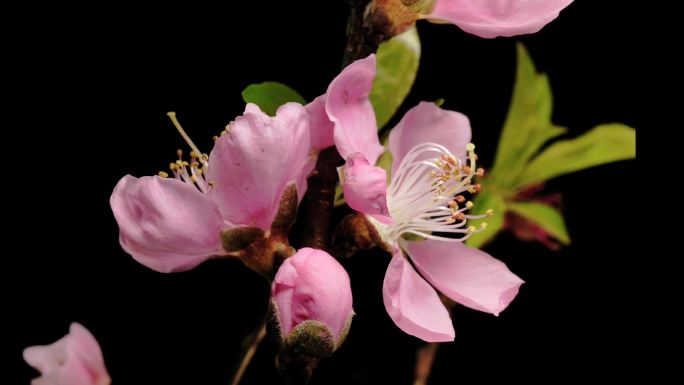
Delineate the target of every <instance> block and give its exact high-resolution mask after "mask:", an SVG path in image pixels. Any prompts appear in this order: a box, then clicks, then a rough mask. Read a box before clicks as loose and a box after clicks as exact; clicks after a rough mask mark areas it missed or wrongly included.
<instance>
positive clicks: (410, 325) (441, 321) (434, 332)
mask: <svg viewBox="0 0 684 385" xmlns="http://www.w3.org/2000/svg"><path fill="white" fill-rule="evenodd" d="M382 294H383V300H384V302H385V309H387V314H389V316H390V317H391V318H392V320H393V321H394V323H395V324H397V326H399V328H400V329H401V330H403V331H404V332H406V333H408V334H410V335H412V336H416V337H418V338H420V339H422V340H425V341H427V342H445V341H453V340H454V336H455V335H456V334H455V332H454V326H453V324H452V323H451V319H450V318H449V312H447V310H446V308H445V307H444V305H443V304H442V301H440V299H439V296H438V295H437V292H436V291H435V289H433V288H432V286H430V285H429V284H428V283H427V282H425V280H424V279H423V278H422V277H421V276H420V275H418V273H416V271H415V270H413V267H411V264H410V263H409V262H408V261H407V260H406V258H405V257H404V256H403V255H402V254H401V251H399V250H397V251H396V252H395V253H394V256H393V257H392V261H391V262H390V264H389V266H388V267H387V273H385V281H384V283H383V287H382Z"/></svg>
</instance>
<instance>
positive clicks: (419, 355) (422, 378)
mask: <svg viewBox="0 0 684 385" xmlns="http://www.w3.org/2000/svg"><path fill="white" fill-rule="evenodd" d="M438 348H439V344H438V343H436V342H431V343H429V344H427V345H425V346H423V347H421V348H420V349H418V351H417V352H416V370H415V377H414V380H413V385H427V381H428V378H429V377H430V372H431V371H432V364H433V363H434V362H435V357H436V356H437V349H438Z"/></svg>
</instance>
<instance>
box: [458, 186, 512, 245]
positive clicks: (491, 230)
mask: <svg viewBox="0 0 684 385" xmlns="http://www.w3.org/2000/svg"><path fill="white" fill-rule="evenodd" d="M473 203H474V204H475V205H474V206H473V208H472V210H471V211H470V213H469V214H471V215H480V214H484V213H486V212H487V210H489V209H491V210H493V211H494V215H493V216H492V217H489V218H484V219H480V220H472V221H468V225H469V226H471V225H472V226H475V227H478V228H479V226H480V225H481V224H482V222H487V228H486V229H485V230H484V231H481V232H479V233H476V234H473V235H471V236H470V238H468V239H467V240H466V245H468V246H470V247H477V248H481V247H482V246H484V245H485V244H487V242H489V241H491V240H493V239H494V237H495V236H496V234H497V233H498V232H499V230H501V228H502V227H503V224H504V213H505V211H506V203H505V202H504V199H503V197H502V196H501V195H500V194H498V193H496V192H495V191H492V190H483V191H482V192H480V193H479V194H477V195H476V197H475V200H474V201H473Z"/></svg>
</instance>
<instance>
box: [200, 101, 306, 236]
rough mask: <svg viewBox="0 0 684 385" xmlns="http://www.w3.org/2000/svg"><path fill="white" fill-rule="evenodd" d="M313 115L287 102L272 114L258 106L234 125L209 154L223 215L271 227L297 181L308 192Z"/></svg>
mask: <svg viewBox="0 0 684 385" xmlns="http://www.w3.org/2000/svg"><path fill="white" fill-rule="evenodd" d="M308 153H309V119H308V115H307V113H306V111H305V110H304V107H302V106H301V105H300V104H297V103H287V104H284V105H283V106H281V107H280V108H279V109H278V112H277V114H276V116H275V117H273V118H272V117H270V116H268V115H266V114H264V113H263V112H261V110H260V109H259V107H257V106H256V105H255V104H251V103H250V104H247V107H246V108H245V113H244V114H243V115H242V116H239V117H237V118H236V119H235V121H234V122H232V123H230V125H229V132H228V133H227V134H226V135H223V136H221V137H219V139H218V140H217V141H216V145H215V146H214V149H213V150H212V151H211V154H210V155H209V171H208V172H207V179H208V180H209V181H211V182H213V183H214V187H213V188H212V189H211V190H210V191H209V194H210V196H211V198H212V200H213V201H214V202H216V204H217V206H218V207H219V210H220V211H221V214H222V215H223V217H224V218H225V219H226V220H228V221H230V222H231V223H235V224H238V225H245V226H256V227H259V228H261V229H264V230H268V229H269V227H270V225H271V223H272V222H273V219H274V218H275V215H276V213H277V211H278V205H279V203H280V198H281V196H282V195H283V192H284V191H285V189H286V188H287V185H288V184H289V183H290V182H295V183H297V193H298V195H299V199H300V200H301V198H302V196H303V195H304V192H306V175H307V174H308V173H309V172H310V171H311V170H312V167H313V166H314V164H313V162H308Z"/></svg>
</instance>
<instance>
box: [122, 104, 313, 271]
mask: <svg viewBox="0 0 684 385" xmlns="http://www.w3.org/2000/svg"><path fill="white" fill-rule="evenodd" d="M175 123H176V125H177V128H178V129H179V131H181V134H182V135H183V137H184V138H185V139H186V140H187V141H188V144H189V145H190V147H191V148H192V150H193V151H192V152H191V153H190V162H187V161H185V160H183V159H182V153H181V152H180V151H179V160H178V161H176V162H175V163H172V164H171V170H172V172H173V176H174V178H167V176H168V175H167V174H166V173H160V176H144V177H141V178H136V177H133V176H130V175H127V176H125V177H123V178H122V179H121V180H120V181H119V183H118V184H117V185H116V187H115V188H114V192H113V193H112V196H111V199H110V204H111V207H112V211H113V212H114V217H115V218H116V221H117V223H118V224H119V230H120V235H119V240H120V243H121V246H122V247H123V249H124V250H126V252H128V253H129V254H131V255H132V256H133V258H135V259H136V260H137V261H138V262H140V263H142V264H143V265H145V266H147V267H149V268H151V269H153V270H156V271H160V272H172V271H184V270H189V269H191V268H193V267H195V266H196V265H198V264H200V263H201V262H203V261H204V260H206V259H208V258H209V257H211V256H216V255H226V254H227V253H228V252H231V251H234V250H233V249H232V245H229V244H226V239H229V238H230V237H226V236H223V237H222V234H224V235H225V234H226V231H229V230H230V231H233V230H236V229H238V230H239V229H246V230H245V231H244V232H243V233H240V234H241V235H243V236H244V234H245V233H249V234H253V233H254V232H264V233H267V232H268V231H269V229H270V228H271V225H272V224H273V222H274V220H275V219H276V215H277V213H278V209H279V205H280V203H281V199H283V196H284V195H287V194H288V192H289V193H292V192H293V191H294V190H293V189H292V188H293V187H295V188H296V198H297V201H299V200H301V198H302V196H303V195H304V192H305V191H306V176H307V175H308V173H309V172H310V171H311V169H312V168H313V163H312V162H311V161H310V158H309V156H308V154H309V147H310V144H309V141H310V139H309V135H310V134H309V118H308V114H307V113H306V111H305V109H304V107H302V106H301V105H299V104H297V103H287V104H285V105H283V106H281V107H280V108H279V109H278V111H277V114H276V116H275V117H269V116H268V115H266V114H265V113H263V112H262V111H261V110H260V109H259V107H257V106H256V105H254V104H248V105H247V106H246V108H245V112H244V114H243V115H242V116H239V117H237V118H236V119H235V121H233V122H231V123H230V124H229V125H228V126H227V127H226V130H225V131H224V132H223V133H222V135H221V136H220V137H218V138H216V142H215V145H214V148H213V150H212V151H211V153H210V154H209V155H206V154H203V153H201V152H200V151H199V149H197V147H196V146H195V145H194V144H193V143H192V141H190V140H189V138H188V137H187V135H186V134H185V132H184V131H182V128H180V125H178V124H177V122H175ZM231 234H232V233H231Z"/></svg>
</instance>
